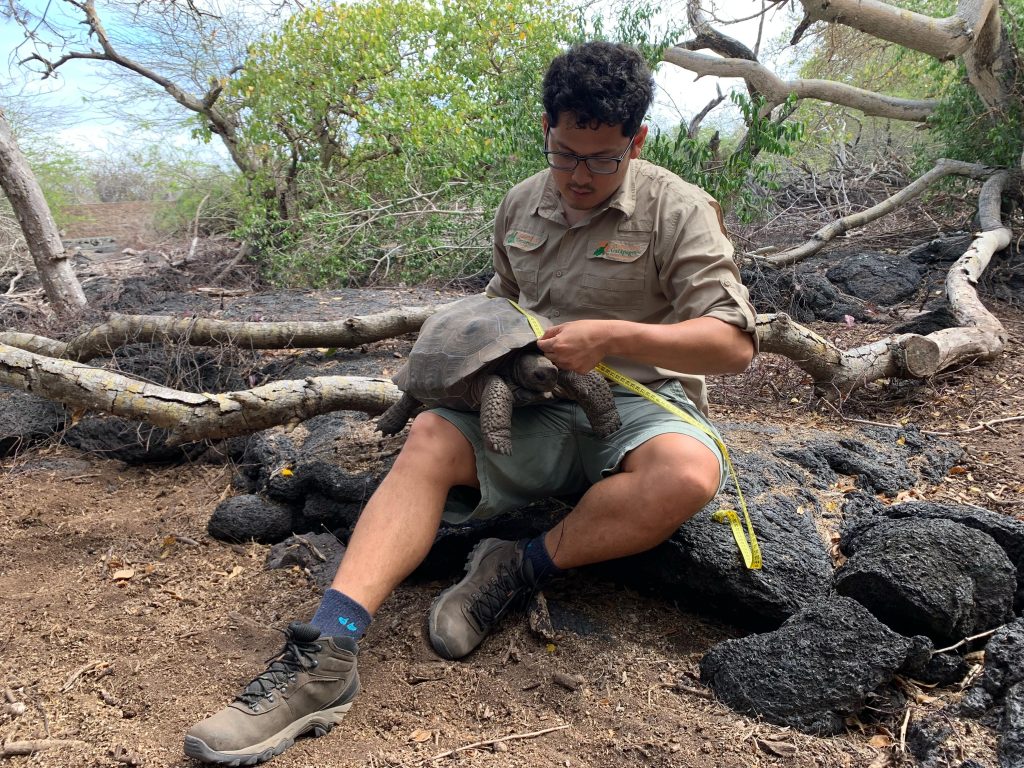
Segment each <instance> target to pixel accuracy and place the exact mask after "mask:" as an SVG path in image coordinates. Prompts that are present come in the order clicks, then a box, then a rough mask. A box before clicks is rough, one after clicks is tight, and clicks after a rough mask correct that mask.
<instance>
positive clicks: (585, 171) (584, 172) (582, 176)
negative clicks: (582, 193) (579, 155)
mask: <svg viewBox="0 0 1024 768" xmlns="http://www.w3.org/2000/svg"><path fill="white" fill-rule="evenodd" d="M593 178H594V175H593V174H592V173H591V172H590V169H589V168H588V167H587V164H586V162H584V161H583V160H580V161H579V162H578V163H577V164H576V167H575V168H574V169H573V172H572V180H573V182H574V183H576V184H589V183H590V181H591V180H592V179H593Z"/></svg>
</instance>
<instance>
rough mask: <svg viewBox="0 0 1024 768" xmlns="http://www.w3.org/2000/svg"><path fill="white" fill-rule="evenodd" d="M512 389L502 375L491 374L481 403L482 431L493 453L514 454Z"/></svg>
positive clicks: (485, 442) (485, 443) (486, 443)
mask: <svg viewBox="0 0 1024 768" xmlns="http://www.w3.org/2000/svg"><path fill="white" fill-rule="evenodd" d="M512 401H513V396H512V389H511V388H510V387H509V385H508V382H506V381H505V380H504V379H503V378H501V377H500V376H495V375H493V374H492V375H490V376H488V377H487V382H486V383H485V384H484V394H483V399H482V401H481V403H480V432H481V434H482V435H483V438H484V446H485V447H486V448H487V450H489V451H491V452H492V453H500V454H501V455H502V456H511V455H512Z"/></svg>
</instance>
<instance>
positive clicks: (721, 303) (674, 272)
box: [655, 198, 757, 349]
mask: <svg viewBox="0 0 1024 768" xmlns="http://www.w3.org/2000/svg"><path fill="white" fill-rule="evenodd" d="M674 215H675V216H676V221H675V223H674V226H672V225H671V224H670V225H669V226H668V227H666V228H665V230H664V231H665V232H666V238H665V241H664V242H663V243H659V244H658V247H657V249H656V254H655V257H656V259H658V279H659V281H660V282H661V288H662V290H663V291H664V292H665V295H666V296H668V297H669V300H670V301H671V302H672V306H673V309H674V311H675V315H676V317H677V318H678V319H679V320H690V319H693V318H696V317H715V318H718V319H719V320H722V321H724V322H726V323H729V324H730V325H735V326H736V327H738V328H740V329H741V330H743V331H746V332H747V333H749V334H750V335H751V336H752V337H753V340H754V347H755V349H756V348H757V321H756V313H755V311H754V307H753V305H751V303H750V295H749V293H748V292H747V289H746V287H744V285H743V283H742V281H741V280H740V274H739V270H738V269H737V267H736V263H735V262H734V261H733V259H732V254H733V247H732V243H730V242H729V239H728V237H726V235H725V233H724V232H723V231H722V226H721V223H720V220H719V214H718V212H717V210H716V206H715V205H712V201H711V200H710V198H709V199H708V200H706V201H700V200H695V201H688V202H687V203H684V204H683V205H681V206H679V207H678V208H676V209H675V211H674Z"/></svg>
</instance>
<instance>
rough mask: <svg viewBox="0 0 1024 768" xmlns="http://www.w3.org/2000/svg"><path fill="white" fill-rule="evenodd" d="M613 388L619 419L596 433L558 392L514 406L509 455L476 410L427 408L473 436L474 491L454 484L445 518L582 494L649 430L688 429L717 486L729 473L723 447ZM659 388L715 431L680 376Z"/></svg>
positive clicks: (478, 514) (460, 518) (652, 434)
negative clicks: (488, 442)
mask: <svg viewBox="0 0 1024 768" xmlns="http://www.w3.org/2000/svg"><path fill="white" fill-rule="evenodd" d="M612 391H613V392H614V394H615V405H616V407H617V408H618V409H619V415H620V416H621V417H622V427H621V428H620V429H619V430H618V431H617V432H615V433H613V434H612V435H610V436H609V437H608V438H606V439H604V440H601V439H600V438H598V437H597V436H596V435H595V434H594V433H593V431H592V430H591V429H590V422H588V421H587V417H586V415H585V414H584V413H583V409H582V408H580V407H579V405H577V404H576V403H574V402H571V401H567V400H557V401H555V402H553V403H542V404H537V405H529V406H524V407H521V408H517V409H516V410H515V411H514V412H513V416H512V455H511V456H501V455H499V454H494V453H491V452H489V451H486V450H484V445H483V441H482V439H481V435H480V417H479V414H478V413H475V412H466V411H456V410H452V409H450V408H435V409H433V412H434V413H436V414H437V415H438V416H441V417H442V418H444V419H446V420H447V421H449V422H451V423H452V424H454V425H455V426H456V427H458V429H459V431H460V432H462V434H463V435H465V436H466V438H467V439H468V440H469V442H470V443H471V444H472V446H473V452H474V453H475V454H476V470H477V477H478V478H479V480H480V490H479V492H478V491H477V489H475V488H468V487H463V486H459V487H456V488H453V489H452V491H451V492H450V493H449V494H448V501H447V503H446V505H445V511H444V519H445V520H446V521H447V522H449V523H463V522H466V521H467V520H470V519H478V520H480V519H486V518H489V517H494V516H495V515H500V514H502V513H504V512H509V511H511V510H513V509H516V508H517V507H521V506H523V505H525V504H529V503H530V502H531V501H537V500H538V499H543V498H547V497H549V496H572V495H578V494H581V493H583V492H584V491H586V490H587V489H588V488H589V487H590V486H591V485H593V484H594V483H596V482H597V481H598V480H600V479H601V478H604V477H608V476H609V475H612V474H615V473H616V472H618V471H619V470H620V466H621V464H622V459H623V457H625V455H626V454H627V453H629V452H630V451H631V450H633V449H634V448H636V447H638V446H640V445H642V444H643V443H645V442H647V441H648V440H650V439H651V438H652V437H657V436H658V435H664V434H669V433H678V434H682V435H689V436H690V437H693V438H695V439H696V440H699V441H700V442H702V443H704V445H706V446H707V447H708V448H710V449H711V451H712V452H713V453H714V454H715V456H717V457H718V462H719V464H720V465H721V467H722V481H721V484H720V485H719V488H721V485H722V484H724V483H725V480H726V477H727V474H726V469H725V461H724V458H723V457H722V452H721V451H720V450H719V448H718V446H717V445H715V441H714V440H712V439H711V438H710V437H708V435H706V434H705V433H704V432H703V431H701V430H700V429H698V428H697V427H695V426H693V425H692V424H690V423H688V422H686V421H683V419H681V418H679V417H678V416H676V415H675V414H672V413H670V412H669V411H667V410H665V409H664V408H662V407H661V406H660V405H656V404H654V403H652V402H651V401H650V400H647V399H646V398H644V397H641V396H640V395H636V394H634V393H632V392H630V391H629V390H627V389H625V388H624V387H620V386H614V387H612ZM657 392H658V394H659V395H661V396H662V397H664V398H665V399H666V400H668V401H669V402H671V403H673V404H674V405H677V406H679V408H681V409H682V410H684V411H685V412H686V413H688V414H689V415H690V416H692V417H693V418H694V419H696V420H697V421H698V422H699V423H701V424H703V425H704V426H705V427H707V428H708V429H709V430H711V431H712V432H713V433H714V434H715V435H718V431H717V430H715V428H714V426H712V425H711V423H710V422H709V421H708V420H707V419H706V418H705V416H704V415H703V414H702V413H701V412H700V411H699V410H698V409H697V407H696V406H695V405H694V404H693V402H692V401H691V400H690V398H689V397H687V395H686V392H685V391H684V390H683V387H682V385H681V384H680V383H679V382H678V381H676V380H674V379H672V380H669V381H667V382H665V383H664V384H662V385H661V387H660V388H658V389H657ZM719 439H721V437H720V436H719Z"/></svg>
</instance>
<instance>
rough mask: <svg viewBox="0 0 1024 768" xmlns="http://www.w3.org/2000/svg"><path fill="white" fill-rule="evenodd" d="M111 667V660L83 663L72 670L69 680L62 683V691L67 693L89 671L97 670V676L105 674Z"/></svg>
mask: <svg viewBox="0 0 1024 768" xmlns="http://www.w3.org/2000/svg"><path fill="white" fill-rule="evenodd" d="M109 669H110V662H109V661H90V662H89V663H88V664H84V665H82V666H81V667H79V668H78V669H76V670H75V671H74V672H72V673H71V674H70V675H68V677H67V680H65V681H64V685H62V686H61V688H60V690H61V693H67V692H68V691H70V690H71V689H72V688H74V687H75V683H76V682H77V681H78V678H80V677H81V676H82V675H85V674H88V673H89V672H96V673H97V676H103V673H104V672H105V671H106V670H109Z"/></svg>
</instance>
